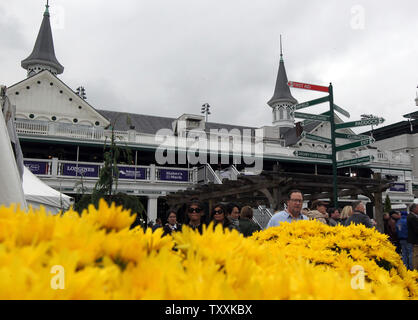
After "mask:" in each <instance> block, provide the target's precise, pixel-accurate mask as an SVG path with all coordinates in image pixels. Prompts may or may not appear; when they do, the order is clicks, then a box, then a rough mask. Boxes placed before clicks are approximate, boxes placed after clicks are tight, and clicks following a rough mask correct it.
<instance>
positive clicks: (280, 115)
mask: <svg viewBox="0 0 418 320" xmlns="http://www.w3.org/2000/svg"><path fill="white" fill-rule="evenodd" d="M283 118H284V108H283V107H280V108H279V119H280V120H283Z"/></svg>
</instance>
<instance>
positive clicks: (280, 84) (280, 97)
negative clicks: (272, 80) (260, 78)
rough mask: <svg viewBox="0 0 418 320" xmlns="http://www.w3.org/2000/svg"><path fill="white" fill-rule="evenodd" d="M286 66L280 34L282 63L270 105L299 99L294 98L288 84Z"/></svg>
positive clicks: (293, 101) (294, 101)
mask: <svg viewBox="0 0 418 320" xmlns="http://www.w3.org/2000/svg"><path fill="white" fill-rule="evenodd" d="M287 83H288V80H287V74H286V68H285V66H284V60H283V49H282V37H281V36H280V65H279V72H278V73H277V80H276V87H275V89H274V94H273V97H272V98H271V99H270V101H269V102H267V103H268V105H269V106H271V107H272V106H273V105H274V104H275V103H277V102H290V103H293V104H295V103H297V100H296V99H295V98H293V96H292V94H291V93H290V88H289V86H288V84H287Z"/></svg>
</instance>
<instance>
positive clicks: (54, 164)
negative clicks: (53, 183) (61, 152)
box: [51, 158, 58, 178]
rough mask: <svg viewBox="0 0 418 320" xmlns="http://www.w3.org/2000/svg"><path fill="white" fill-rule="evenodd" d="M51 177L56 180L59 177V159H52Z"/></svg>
mask: <svg viewBox="0 0 418 320" xmlns="http://www.w3.org/2000/svg"><path fill="white" fill-rule="evenodd" d="M51 175H52V177H54V178H55V177H57V175H58V158H52V168H51Z"/></svg>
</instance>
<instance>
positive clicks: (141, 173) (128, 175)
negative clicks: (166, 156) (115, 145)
mask: <svg viewBox="0 0 418 320" xmlns="http://www.w3.org/2000/svg"><path fill="white" fill-rule="evenodd" d="M118 169H119V179H135V178H136V179H137V180H146V179H147V170H146V169H145V168H135V167H119V166H118ZM135 176H136V177H135Z"/></svg>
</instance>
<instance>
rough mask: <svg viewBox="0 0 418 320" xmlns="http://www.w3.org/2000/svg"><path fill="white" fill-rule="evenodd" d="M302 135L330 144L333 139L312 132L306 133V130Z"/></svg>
mask: <svg viewBox="0 0 418 320" xmlns="http://www.w3.org/2000/svg"><path fill="white" fill-rule="evenodd" d="M301 137H302V138H306V139H309V140H314V141H319V142H323V143H328V144H331V143H332V141H331V139H328V138H324V137H320V136H316V135H314V134H310V133H306V132H303V133H302V135H301Z"/></svg>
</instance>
